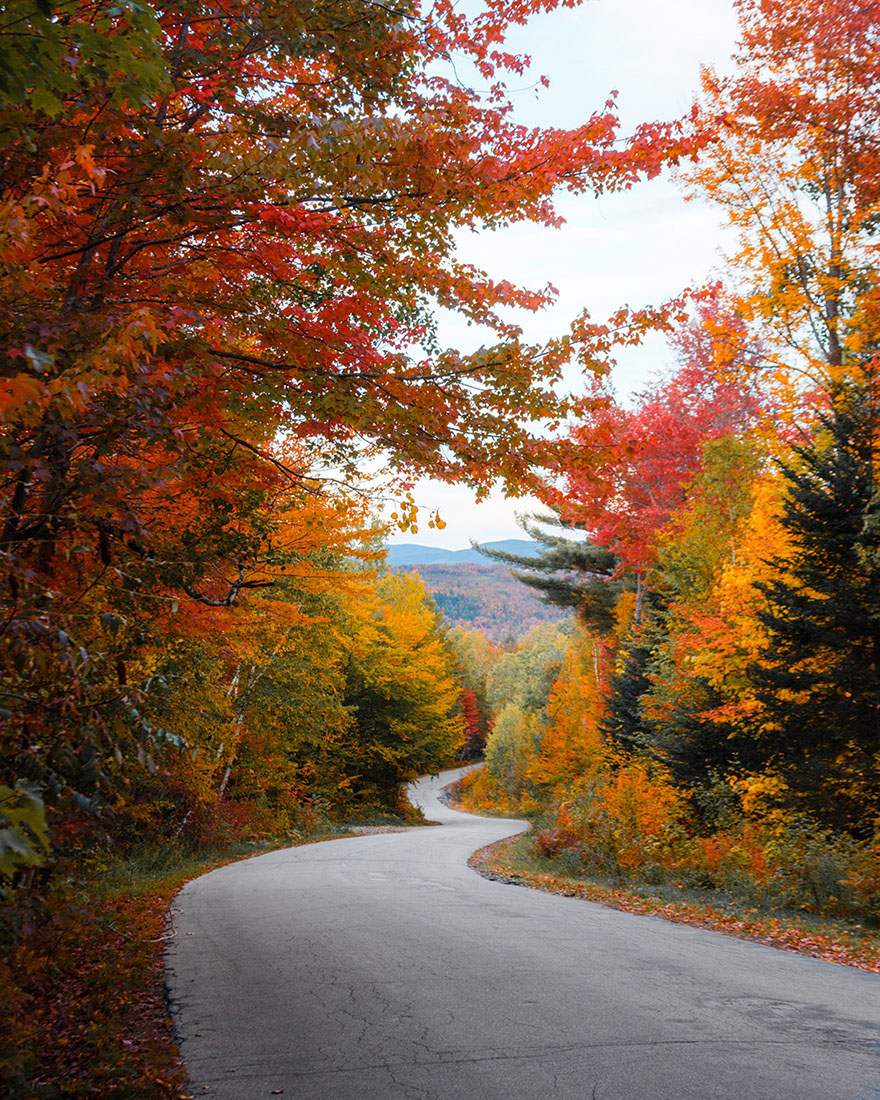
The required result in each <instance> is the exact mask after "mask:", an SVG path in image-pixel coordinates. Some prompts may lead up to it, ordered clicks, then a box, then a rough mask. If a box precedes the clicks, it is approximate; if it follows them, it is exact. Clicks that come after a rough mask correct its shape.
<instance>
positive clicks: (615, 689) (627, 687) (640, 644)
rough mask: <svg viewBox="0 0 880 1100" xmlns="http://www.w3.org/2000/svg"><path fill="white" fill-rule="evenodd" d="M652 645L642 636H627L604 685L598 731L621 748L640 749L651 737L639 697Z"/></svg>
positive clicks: (646, 685) (644, 686)
mask: <svg viewBox="0 0 880 1100" xmlns="http://www.w3.org/2000/svg"><path fill="white" fill-rule="evenodd" d="M651 655H652V649H651V646H650V644H647V643H646V642H645V641H644V640H643V639H642V638H639V639H630V643H629V645H627V646H626V648H625V649H624V650H623V651H622V653H621V654H620V655H619V658H618V665H617V669H616V671H615V673H614V675H613V676H612V677H611V682H610V684H609V685H608V695H607V696H606V699H605V713H604V715H603V716H602V721H601V722H600V724H599V729H600V731H601V733H602V735H603V736H604V737H605V738H606V739H607V740H608V741H609V742H610V743H611V744H612V745H613V746H614V747H615V748H616V749H620V750H622V751H623V752H643V751H644V750H645V748H646V746H647V744H648V743H649V742H650V741H651V733H652V731H651V729H650V728H649V727H648V725H647V723H646V722H645V719H644V715H643V712H642V697H643V696H644V694H645V692H646V691H647V690H648V689H649V688H650V686H651V681H650V680H649V679H648V664H649V662H650V660H651Z"/></svg>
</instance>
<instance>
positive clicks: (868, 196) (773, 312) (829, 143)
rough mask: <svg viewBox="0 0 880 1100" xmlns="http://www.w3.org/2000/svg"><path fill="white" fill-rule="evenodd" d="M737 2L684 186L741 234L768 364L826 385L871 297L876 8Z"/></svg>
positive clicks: (841, 1) (867, 1)
mask: <svg viewBox="0 0 880 1100" xmlns="http://www.w3.org/2000/svg"><path fill="white" fill-rule="evenodd" d="M735 7H736V10H737V14H738V16H739V25H740V47H739V52H738V54H737V55H736V61H737V68H736V70H735V72H734V73H733V74H732V75H730V76H723V77H722V76H718V75H717V74H716V73H714V72H712V71H711V70H707V71H706V72H705V73H704V76H703V97H702V102H701V104H700V107H701V110H700V112H699V114H698V116H697V121H696V125H697V126H698V127H700V128H702V130H703V132H704V133H705V134H706V137H707V138H708V142H707V145H706V146H705V147H704V149H703V150H702V153H701V158H700V161H699V164H698V166H697V168H696V169H695V170H694V171H693V172H692V173H690V179H691V180H692V181H693V183H694V184H695V185H696V187H697V189H698V190H700V191H701V192H702V193H703V194H706V195H708V196H709V197H711V198H713V199H715V200H716V201H718V202H719V203H721V204H722V205H723V207H724V208H725V210H726V211H727V214H728V217H729V220H730V222H731V223H732V225H733V226H734V227H735V228H736V229H737V231H738V232H739V233H740V238H741V246H740V249H739V251H738V252H737V254H736V255H735V257H734V259H733V263H734V265H735V266H736V267H737V269H738V270H739V272H740V273H741V274H743V275H745V276H747V278H748V279H749V282H750V284H751V286H750V289H751V294H750V296H749V304H750V308H751V310H752V311H753V313H754V315H755V316H756V317H757V318H760V320H761V321H762V323H764V325H765V326H766V327H765V329H764V336H765V340H766V342H767V346H768V348H772V347H774V345H775V349H776V354H775V356H773V357H772V358H773V360H775V365H776V366H783V367H786V366H787V367H792V368H794V369H795V370H796V371H798V372H806V373H807V375H808V376H809V377H810V379H811V380H812V384H814V385H815V384H816V383H819V384H821V385H825V384H827V382H828V380H829V379H830V378H834V377H837V376H839V374H840V371H841V369H843V368H845V366H846V363H847V361H848V359H849V358H850V356H852V355H853V354H855V355H856V356H857V355H858V352H859V348H860V346H861V344H862V341H863V340H864V336H865V324H864V322H865V320H866V317H865V306H866V304H868V303H870V302H871V301H872V299H873V297H874V296H875V295H874V286H875V281H876V280H875V274H874V266H875V265H874V262H873V252H872V243H871V236H872V233H873V225H874V222H875V219H876V215H877V201H878V198H880V195H878V192H877V184H876V180H877V155H878V149H877V139H876V133H877V122H878V115H877V111H878V108H877V96H876V90H877V86H878V78H880V70H878V62H877V56H876V51H875V50H874V48H873V39H874V35H875V34H876V31H877V27H878V25H880V5H878V4H877V3H876V2H875V0H864V2H860V3H858V4H853V3H850V2H849V0H806V2H805V3H803V4H797V5H794V4H790V3H787V2H785V0H736V4H735ZM854 322H858V323H856V324H854ZM869 325H870V322H869ZM784 377H786V373H785V372H784V371H783V378H784ZM783 388H784V387H783Z"/></svg>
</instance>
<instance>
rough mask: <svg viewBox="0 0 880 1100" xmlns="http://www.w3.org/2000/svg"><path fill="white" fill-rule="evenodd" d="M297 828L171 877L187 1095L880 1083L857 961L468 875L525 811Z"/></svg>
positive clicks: (740, 1095)
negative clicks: (309, 830) (277, 847)
mask: <svg viewBox="0 0 880 1100" xmlns="http://www.w3.org/2000/svg"><path fill="white" fill-rule="evenodd" d="M457 775H458V773H457V772H447V773H445V774H443V775H442V776H441V777H440V779H439V780H428V779H425V780H421V781H420V782H419V783H418V784H415V785H414V787H413V794H412V798H413V801H414V802H417V803H418V804H419V805H421V807H422V808H423V810H424V811H425V814H426V816H427V817H428V818H429V819H431V820H434V821H439V822H441V823H442V824H441V827H439V828H419V829H411V830H406V831H403V832H397V833H386V834H381V835H370V836H361V837H355V838H351V839H343V840H332V841H327V842H324V843H321V844H313V845H307V846H304V847H300V848H293V849H289V850H285V851H278V852H272V853H269V854H267V855H264V856H259V857H257V858H254V859H250V860H246V861H244V862H241V863H236V864H232V865H230V866H227V867H223V868H220V869H219V870H216V871H212V872H211V873H210V874H207V875H204V876H203V877H202V878H199V879H196V880H194V881H193V882H191V883H189V884H188V885H187V886H186V887H185V888H184V890H183V891H182V892H181V893H180V894H179V895H178V897H177V899H176V900H175V903H174V906H173V908H172V920H173V938H172V940H171V946H170V948H169V951H168V956H167V967H168V984H169V992H170V997H171V1004H172V1008H173V1010H174V1014H175V1021H176V1026H177V1031H178V1037H179V1039H180V1041H181V1047H182V1050H183V1055H184V1058H185V1060H186V1063H187V1066H188V1069H189V1073H190V1091H191V1092H192V1094H193V1095H194V1096H196V1097H199V1096H208V1097H214V1098H219V1100H262V1098H264V1097H271V1096H278V1095H283V1096H284V1097H285V1098H286V1100H294V1098H295V1100H554V1098H559V1100H711V1098H716V1097H717V1098H718V1100H751V1098H754V1100H868V1098H880V977H878V976H877V975H874V974H869V973H866V972H864V971H859V970H854V969H850V968H848V967H844V966H839V965H836V964H834V963H827V962H821V961H819V960H815V959H809V958H804V957H801V956H798V955H793V954H787V953H785V952H782V951H777V950H775V949H773V948H770V947H764V946H761V945H758V944H753V943H748V942H745V941H742V940H736V939H732V938H729V937H726V936H722V935H718V934H716V933H712V932H705V931H702V930H700V929H696V928H691V927H688V926H686V925H680V924H670V923H667V922H665V921H662V920H658V919H655V918H651V917H638V916H633V915H631V914H627V913H619V912H616V911H614V910H612V909H606V908H603V907H601V906H598V905H593V904H590V903H588V902H584V901H581V900H578V899H574V898H564V897H557V896H554V895H550V894H543V893H540V892H537V891H533V890H527V889H523V888H521V887H517V886H509V885H505V884H502V883H498V882H490V881H487V880H486V879H483V878H481V877H480V876H479V875H477V874H476V873H475V872H474V871H471V870H470V869H469V868H468V867H467V865H466V860H467V857H468V856H469V855H470V854H471V853H472V852H473V851H474V850H475V849H476V848H479V847H481V846H482V845H485V844H489V843H491V842H492V841H494V840H498V839H500V838H502V837H504V836H509V835H511V833H514V832H517V831H519V830H521V829H523V828H525V825H524V823H523V822H517V821H504V820H499V819H485V818H478V817H473V816H471V815H469V814H462V813H456V812H455V811H453V810H450V809H448V808H447V807H446V806H444V805H443V804H442V803H441V802H440V801H439V800H438V793H439V791H440V789H441V788H442V787H443V786H444V785H445V784H448V783H450V782H451V781H452V780H453V779H454V778H455V777H456V776H457Z"/></svg>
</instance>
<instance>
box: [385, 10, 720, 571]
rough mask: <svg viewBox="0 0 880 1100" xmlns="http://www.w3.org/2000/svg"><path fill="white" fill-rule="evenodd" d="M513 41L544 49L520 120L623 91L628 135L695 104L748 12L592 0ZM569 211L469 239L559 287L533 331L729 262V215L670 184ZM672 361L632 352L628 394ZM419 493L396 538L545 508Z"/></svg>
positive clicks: (551, 118) (422, 489) (505, 271)
mask: <svg viewBox="0 0 880 1100" xmlns="http://www.w3.org/2000/svg"><path fill="white" fill-rule="evenodd" d="M508 41H509V44H510V45H511V47H512V48H513V49H514V50H516V51H517V52H520V51H521V52H526V53H528V54H530V55H531V57H532V70H531V72H532V77H530V78H528V79H526V80H524V81H523V82H522V85H523V88H522V90H521V91H517V92H516V93H515V96H514V99H515V102H516V110H517V118H518V120H520V121H522V122H524V123H526V124H529V125H548V126H563V127H572V126H576V125H578V124H579V123H581V122H583V121H584V120H585V119H586V118H588V117H589V116H590V115H591V114H592V113H593V112H594V111H597V110H601V108H602V105H603V104H604V102H605V100H606V99H607V98H608V95H609V93H610V92H611V91H612V90H613V89H617V90H618V91H619V93H620V95H619V97H618V108H619V112H620V116H621V120H622V124H623V125H622V133H628V132H629V130H630V129H631V128H632V127H634V126H635V125H637V124H638V123H639V122H641V121H653V120H664V119H671V118H675V117H678V116H679V115H681V114H683V113H684V112H686V111H687V110H688V109H689V107H690V105H691V103H692V102H693V99H694V96H695V93H696V91H697V88H698V86H699V72H700V67H701V66H702V65H711V66H714V67H715V68H719V69H727V68H729V58H730V54H731V52H732V50H733V49H734V46H735V41H736V20H735V17H734V14H733V4H732V0H664V2H663V3H662V4H661V3H658V2H657V0H587V2H586V3H584V4H583V5H582V6H581V7H579V8H575V9H574V10H571V9H565V10H562V11H558V12H554V13H552V14H550V15H543V16H540V17H537V18H535V19H534V20H532V22H531V23H530V25H529V27H528V28H525V29H517V31H516V32H515V33H514V34H512V35H511V36H510V38H509V40H508ZM542 73H544V74H546V75H547V76H548V77H549V78H550V82H551V83H550V87H549V88H548V89H539V91H540V94H539V95H536V92H535V90H534V88H532V87H527V85H531V84H532V83H533V80H537V77H538V76H540V75H541V74H542ZM511 87H516V85H513V84H511ZM558 208H559V210H560V212H561V213H562V214H563V216H564V217H565V219H566V224H565V225H564V226H563V227H562V228H561V229H545V228H543V227H536V226H526V225H523V226H513V227H511V228H508V229H504V230H500V231H497V232H495V233H481V234H479V235H472V234H468V235H467V236H464V237H462V239H461V242H460V254H461V256H462V257H463V258H464V259H465V260H468V261H470V262H472V263H475V264H478V265H479V266H480V267H482V268H483V269H485V270H486V271H488V272H489V274H490V275H492V276H493V277H496V278H506V279H510V280H511V281H513V282H515V283H519V284H522V285H525V286H529V287H534V288H537V287H542V286H544V285H545V284H547V283H552V284H553V285H554V286H555V287H556V288H557V290H558V291H559V296H558V299H557V302H556V304H555V306H554V307H552V308H551V309H548V310H545V311H543V312H542V313H540V314H537V315H534V314H524V315H523V316H522V317H521V318H518V319H519V322H520V324H521V325H522V327H523V330H524V337H525V339H526V340H529V341H540V340H543V339H546V338H547V337H550V336H554V335H560V334H561V333H564V332H566V331H567V329H568V325H569V323H570V322H571V320H572V319H573V318H574V317H575V316H576V315H577V314H578V313H580V312H581V310H582V309H583V308H584V307H586V308H588V309H589V310H590V313H591V314H592V315H593V316H594V317H596V318H603V317H605V316H607V315H608V314H610V313H611V312H613V310H615V309H616V308H618V307H619V306H621V305H624V304H628V305H631V306H634V307H638V306H643V305H648V304H657V303H659V302H661V301H662V300H664V299H665V298H668V297H671V296H673V295H675V294H676V293H678V292H679V291H680V290H681V289H682V288H684V287H685V286H688V285H693V284H694V283H698V282H702V281H704V280H705V279H706V278H707V277H709V276H710V275H711V274H712V271H713V269H715V268H716V267H717V266H718V265H719V263H720V247H721V244H722V241H723V238H724V234H723V230H722V227H721V215H720V213H719V212H718V211H717V210H715V209H712V208H709V207H707V206H705V205H703V204H699V203H694V202H690V203H688V202H685V201H684V198H683V195H682V193H681V191H680V190H679V189H678V188H677V187H676V186H675V185H674V184H673V183H671V182H669V181H668V180H665V179H661V180H653V181H650V182H648V183H644V184H640V185H638V186H637V187H635V188H633V189H632V190H631V191H629V192H627V193H625V194H621V195H611V196H606V197H603V198H601V199H598V200H597V199H594V198H591V197H589V196H580V197H577V198H572V197H569V196H565V197H563V198H561V199H560V200H559V203H558ZM440 339H441V343H442V344H444V345H447V346H454V347H458V348H461V349H462V350H465V351H469V350H473V349H475V348H477V347H479V346H480V344H481V343H482V342H483V338H482V335H481V333H480V332H479V331H478V330H475V329H473V328H468V326H467V325H466V324H464V323H463V322H462V321H461V320H459V319H458V318H456V317H443V318H441V321H440ZM668 358H669V357H668V352H667V350H666V346H665V344H664V342H663V341H662V340H657V341H653V342H651V343H649V344H647V345H646V346H644V347H642V348H640V349H636V350H633V351H630V352H628V353H627V355H626V357H625V358H623V357H621V360H620V367H619V369H618V371H617V372H616V373H615V376H614V377H615V388H616V390H617V392H618V394H620V395H621V396H625V395H627V394H630V393H632V392H633V391H638V390H639V389H640V388H642V387H643V386H644V384H645V383H646V382H648V381H649V380H650V379H651V377H652V375H653V374H654V373H656V371H657V370H658V369H661V368H662V367H663V365H664V363H666V362H667V361H668ZM573 381H575V383H576V379H574V380H573ZM416 499H417V500H418V502H419V504H420V505H422V506H423V507H424V508H425V509H426V512H425V513H424V514H425V522H423V523H420V528H419V533H418V535H411V534H405V535H397V536H395V537H394V538H392V540H391V541H392V542H419V543H423V544H427V545H431V546H445V547H448V548H450V549H461V548H463V547H466V546H467V545H469V542H470V540H471V539H476V540H477V541H481V542H491V541H495V540H497V539H505V538H517V537H520V538H521V537H524V536H523V535H522V532H520V531H519V530H518V528H517V527H516V523H515V520H514V513H515V512H516V511H526V512H528V511H530V510H532V509H533V508H535V507H537V505H536V503H535V502H530V501H527V500H525V501H519V502H510V501H504V500H503V499H501V498H500V495H499V496H498V497H496V498H493V499H492V500H490V501H488V502H486V503H484V504H482V505H479V506H477V505H475V504H474V500H473V496H472V494H471V493H470V492H469V491H468V490H465V489H462V488H459V487H450V486H443V485H439V484H437V483H434V482H430V481H426V482H422V483H420V485H419V486H418V490H417V492H416ZM433 508H439V509H440V513H441V515H442V517H443V519H444V520H445V521H446V524H447V526H446V528H445V530H443V531H432V530H430V529H429V528H428V526H427V511H428V510H430V509H433Z"/></svg>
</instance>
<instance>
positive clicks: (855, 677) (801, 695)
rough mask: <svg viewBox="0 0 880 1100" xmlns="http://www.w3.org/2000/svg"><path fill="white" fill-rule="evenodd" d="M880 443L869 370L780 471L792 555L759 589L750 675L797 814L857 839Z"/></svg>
mask: <svg viewBox="0 0 880 1100" xmlns="http://www.w3.org/2000/svg"><path fill="white" fill-rule="evenodd" d="M877 441H878V406H877V393H876V381H875V379H874V377H873V372H871V373H869V374H868V376H867V378H866V379H865V380H863V381H862V382H848V383H838V384H836V385H835V387H834V390H833V401H832V407H831V410H830V412H828V413H827V414H825V415H824V416H823V417H822V418H821V419H820V421H819V431H818V433H817V437H816V440H815V442H813V443H812V444H810V445H809V446H804V447H797V448H795V457H794V459H793V460H792V461H791V462H789V463H787V464H786V465H785V466H784V467H783V475H784V478H785V482H786V486H787V489H788V493H787V496H786V499H785V503H784V509H783V514H782V518H781V524H782V526H783V528H784V529H785V531H786V532H787V534H788V536H789V542H790V550H789V554H788V555H787V556H786V558H785V559H778V558H777V559H775V560H774V561H773V566H774V570H775V576H773V577H772V578H771V579H769V580H767V581H765V582H763V583H761V584H759V585H758V587H759V589H760V591H761V592H762V593H763V594H764V596H765V597H766V599H767V609H766V611H764V612H762V613H761V614H760V616H759V617H760V620H761V622H762V624H763V625H764V627H765V629H766V631H767V650H766V653H765V655H764V656H763V658H762V659H761V660H759V661H757V662H756V663H755V665H754V666H753V668H752V677H753V679H754V683H755V687H756V695H757V698H758V700H759V702H760V703H761V705H762V707H763V712H762V714H761V722H760V730H759V741H758V743H759V748H760V752H761V755H762V757H763V759H764V761H765V764H766V765H767V766H769V767H770V768H772V769H773V770H775V771H776V772H778V774H779V775H781V776H782V778H783V779H784V780H785V782H786V784H787V785H788V787H789V788H790V790H791V791H792V792H793V794H794V798H795V804H796V805H799V806H803V807H806V808H808V809H809V811H810V812H811V813H812V814H814V815H815V816H816V817H817V818H818V819H819V820H821V821H823V822H824V823H826V824H830V825H833V826H837V827H844V828H847V829H850V830H853V831H855V832H857V833H860V834H863V835H865V834H870V832H871V830H872V828H873V826H874V822H875V820H876V818H877V816H878V813H880V603H878V599H877V592H878V584H880V574H878V572H877V567H878V556H877V549H878V541H877V539H878V531H880V524H878V508H880V494H878V491H877V477H876V468H877Z"/></svg>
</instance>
